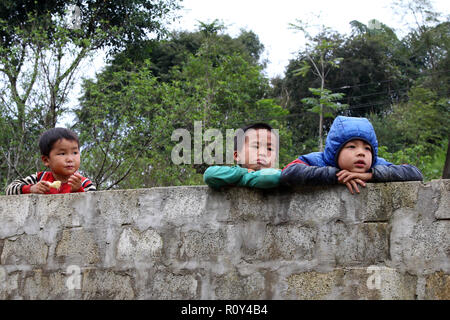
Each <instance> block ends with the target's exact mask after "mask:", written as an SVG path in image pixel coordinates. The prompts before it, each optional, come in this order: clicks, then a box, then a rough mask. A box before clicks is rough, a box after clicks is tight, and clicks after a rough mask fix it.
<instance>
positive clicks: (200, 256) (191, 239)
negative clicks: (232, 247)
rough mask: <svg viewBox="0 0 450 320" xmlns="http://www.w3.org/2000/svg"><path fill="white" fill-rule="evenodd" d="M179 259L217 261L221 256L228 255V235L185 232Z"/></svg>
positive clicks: (211, 232) (219, 231)
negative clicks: (226, 251)
mask: <svg viewBox="0 0 450 320" xmlns="http://www.w3.org/2000/svg"><path fill="white" fill-rule="evenodd" d="M180 241H181V243H180V244H178V248H179V249H178V255H177V256H178V258H179V259H181V260H183V261H184V260H190V259H194V260H197V261H217V259H218V256H219V255H224V254H226V253H225V252H224V249H225V247H226V233H225V231H223V230H218V231H210V230H204V231H201V232H199V231H194V230H190V231H185V232H182V233H181V235H180Z"/></svg>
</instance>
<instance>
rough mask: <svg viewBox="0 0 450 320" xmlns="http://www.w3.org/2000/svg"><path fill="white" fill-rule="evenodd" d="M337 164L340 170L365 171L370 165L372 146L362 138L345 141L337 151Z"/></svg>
mask: <svg viewBox="0 0 450 320" xmlns="http://www.w3.org/2000/svg"><path fill="white" fill-rule="evenodd" d="M338 165H339V168H341V169H342V170H348V171H351V172H358V173H364V172H367V171H368V170H369V169H370V167H371V166H372V147H371V146H370V144H368V143H366V142H364V141H362V140H351V141H349V142H347V143H346V144H345V145H344V147H343V148H342V150H341V152H340V153H339V157H338Z"/></svg>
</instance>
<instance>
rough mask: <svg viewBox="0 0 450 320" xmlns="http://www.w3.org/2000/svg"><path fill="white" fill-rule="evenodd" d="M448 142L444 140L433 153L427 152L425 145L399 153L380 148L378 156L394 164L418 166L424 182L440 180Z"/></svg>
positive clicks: (412, 147) (405, 149) (383, 147)
mask: <svg viewBox="0 0 450 320" xmlns="http://www.w3.org/2000/svg"><path fill="white" fill-rule="evenodd" d="M447 144H448V140H444V141H443V142H442V145H441V146H438V147H435V148H434V149H433V150H432V152H430V150H426V147H424V146H423V145H420V144H418V145H413V146H411V147H406V148H404V149H401V150H398V151H397V152H394V153H390V152H388V149H387V147H385V146H380V147H379V149H378V155H379V156H380V157H382V158H384V159H386V160H387V161H389V162H392V163H394V164H410V165H413V166H416V167H417V168H418V169H419V170H420V171H421V172H422V174H423V176H424V181H425V182H426V181H430V180H433V179H440V178H441V177H442V170H443V168H444V163H445V157H446V154H447Z"/></svg>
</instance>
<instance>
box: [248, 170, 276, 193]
mask: <svg viewBox="0 0 450 320" xmlns="http://www.w3.org/2000/svg"><path fill="white" fill-rule="evenodd" d="M280 176H281V171H280V170H277V169H261V170H259V171H255V172H248V173H246V174H245V175H244V176H243V177H242V179H241V181H240V182H239V186H242V187H251V188H260V189H269V188H275V187H278V186H279V184H280Z"/></svg>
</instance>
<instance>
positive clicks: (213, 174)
mask: <svg viewBox="0 0 450 320" xmlns="http://www.w3.org/2000/svg"><path fill="white" fill-rule="evenodd" d="M246 173H247V169H245V168H242V167H240V166H233V167H227V166H212V167H209V168H208V169H206V171H205V173H204V174H203V180H204V181H205V183H206V184H207V185H208V186H210V187H212V188H216V189H218V188H220V187H223V186H227V185H237V184H238V182H239V181H240V180H241V178H242V177H243V176H244V175H245V174H246Z"/></svg>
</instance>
